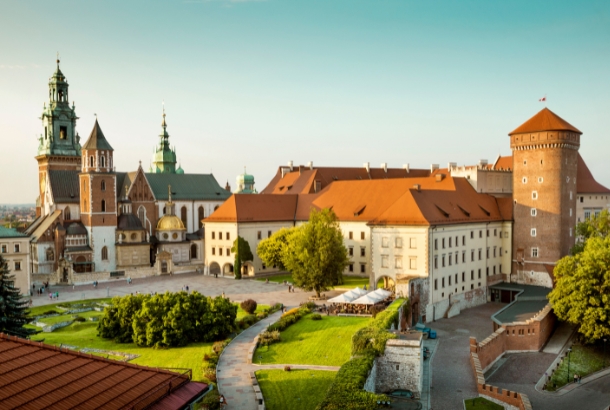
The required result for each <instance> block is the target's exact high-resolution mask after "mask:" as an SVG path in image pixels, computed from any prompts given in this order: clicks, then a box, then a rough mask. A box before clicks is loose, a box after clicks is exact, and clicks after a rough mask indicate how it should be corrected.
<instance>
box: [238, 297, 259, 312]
mask: <svg viewBox="0 0 610 410" xmlns="http://www.w3.org/2000/svg"><path fill="white" fill-rule="evenodd" d="M239 306H241V308H242V309H243V310H245V311H246V312H248V313H249V314H252V313H254V312H256V307H257V306H258V304H257V303H256V301H255V300H252V299H246V300H244V301H243V302H241V303H240V305H239Z"/></svg>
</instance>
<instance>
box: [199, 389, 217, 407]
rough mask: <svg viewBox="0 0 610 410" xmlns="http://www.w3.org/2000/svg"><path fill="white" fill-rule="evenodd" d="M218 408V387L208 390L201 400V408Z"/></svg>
mask: <svg viewBox="0 0 610 410" xmlns="http://www.w3.org/2000/svg"><path fill="white" fill-rule="evenodd" d="M219 409H220V395H219V393H218V389H214V390H212V391H210V392H209V393H208V394H206V395H205V396H203V400H201V410H219Z"/></svg>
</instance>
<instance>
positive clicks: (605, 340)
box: [604, 338, 608, 369]
mask: <svg viewBox="0 0 610 410" xmlns="http://www.w3.org/2000/svg"><path fill="white" fill-rule="evenodd" d="M607 341H608V339H606V338H604V369H605V368H606V342H607Z"/></svg>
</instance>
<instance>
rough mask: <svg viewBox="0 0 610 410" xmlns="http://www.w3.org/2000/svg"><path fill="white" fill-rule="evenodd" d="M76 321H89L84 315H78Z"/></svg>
mask: <svg viewBox="0 0 610 410" xmlns="http://www.w3.org/2000/svg"><path fill="white" fill-rule="evenodd" d="M74 321H75V322H86V321H87V319H85V318H84V317H82V316H76V317H75V318H74Z"/></svg>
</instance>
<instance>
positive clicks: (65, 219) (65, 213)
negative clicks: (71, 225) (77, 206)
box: [64, 206, 72, 221]
mask: <svg viewBox="0 0 610 410" xmlns="http://www.w3.org/2000/svg"><path fill="white" fill-rule="evenodd" d="M70 219H72V216H71V215H70V207H69V206H67V207H66V209H64V221H69V220H70Z"/></svg>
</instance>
